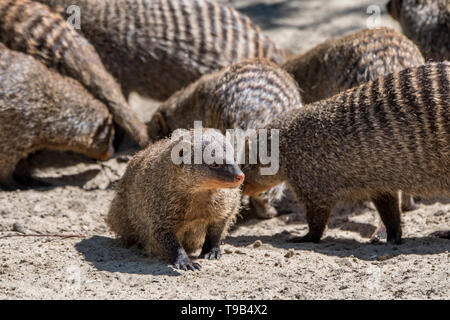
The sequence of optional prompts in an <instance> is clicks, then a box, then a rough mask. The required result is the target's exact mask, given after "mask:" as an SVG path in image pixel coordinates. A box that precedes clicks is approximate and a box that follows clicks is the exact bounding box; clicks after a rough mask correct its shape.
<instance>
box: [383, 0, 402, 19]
mask: <svg viewBox="0 0 450 320" xmlns="http://www.w3.org/2000/svg"><path fill="white" fill-rule="evenodd" d="M402 3H403V0H390V1H389V2H388V3H387V4H386V7H387V11H388V12H389V14H390V15H391V17H392V18H394V19H395V20H399V19H400V11H401V9H402Z"/></svg>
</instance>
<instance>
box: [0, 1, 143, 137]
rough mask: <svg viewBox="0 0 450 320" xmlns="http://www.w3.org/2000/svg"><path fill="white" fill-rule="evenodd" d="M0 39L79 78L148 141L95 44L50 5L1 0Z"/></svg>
mask: <svg viewBox="0 0 450 320" xmlns="http://www.w3.org/2000/svg"><path fill="white" fill-rule="evenodd" d="M0 42H3V43H4V44H5V45H6V46H7V47H9V48H11V49H13V50H17V51H21V52H24V53H27V54H30V55H32V56H34V57H35V58H37V59H39V60H40V61H41V62H43V63H44V64H46V65H47V66H49V67H52V68H55V69H57V70H58V71H59V72H61V73H63V74H64V75H68V76H70V77H72V78H74V79H76V80H78V81H79V82H80V83H81V84H82V85H84V86H85V87H86V88H87V89H88V90H89V91H90V92H91V93H92V95H93V96H94V97H96V98H97V99H99V100H100V101H102V102H103V103H105V104H106V105H107V106H108V108H109V109H110V111H111V113H112V114H113V117H114V120H115V121H116V123H117V124H118V125H119V126H121V127H122V128H123V129H124V130H125V132H127V133H128V134H129V135H130V136H131V137H132V138H133V139H134V140H135V141H136V142H138V143H139V144H140V145H141V146H145V145H146V144H147V143H148V136H147V131H146V127H145V125H144V124H143V123H142V122H141V121H139V120H138V118H137V117H136V115H135V114H134V113H133V110H132V109H131V108H130V106H129V105H128V103H127V102H126V101H125V99H124V97H123V94H122V92H121V90H120V87H119V85H118V84H117V83H116V81H115V80H114V78H113V77H112V76H111V75H110V74H109V73H108V72H107V71H106V70H105V68H104V66H103V64H102V61H101V60H100V57H99V56H98V54H97V52H96V51H95V49H94V47H93V46H92V45H91V44H89V42H88V41H87V40H86V39H84V38H83V37H82V36H81V35H79V34H78V33H77V32H76V31H75V30H74V29H73V28H72V27H71V26H70V25H69V23H67V22H66V21H64V20H63V18H62V17H61V16H60V15H58V14H56V13H54V12H52V11H51V10H50V9H49V8H48V7H47V6H45V5H42V4H40V3H37V2H32V1H28V0H0Z"/></svg>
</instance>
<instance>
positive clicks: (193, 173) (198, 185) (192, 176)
mask: <svg viewBox="0 0 450 320" xmlns="http://www.w3.org/2000/svg"><path fill="white" fill-rule="evenodd" d="M177 132H179V131H175V132H174V135H172V140H174V138H175V140H174V143H173V147H172V149H171V160H172V163H173V164H174V165H175V166H176V167H177V170H179V172H180V173H181V174H180V175H179V176H180V177H182V179H183V180H184V182H185V184H189V185H193V186H194V189H195V190H196V191H201V190H212V189H224V188H236V187H239V186H240V185H241V184H242V182H243V181H244V177H245V176H244V173H243V172H242V171H241V169H240V168H239V166H238V164H237V163H236V161H235V159H234V148H233V146H232V145H231V143H230V142H229V141H228V140H227V139H226V137H225V136H224V135H223V134H222V133H220V132H219V131H218V130H215V129H205V130H203V132H202V131H200V132H195V133H194V130H191V131H187V130H183V132H185V133H187V134H183V137H181V138H178V137H175V136H176V135H177Z"/></svg>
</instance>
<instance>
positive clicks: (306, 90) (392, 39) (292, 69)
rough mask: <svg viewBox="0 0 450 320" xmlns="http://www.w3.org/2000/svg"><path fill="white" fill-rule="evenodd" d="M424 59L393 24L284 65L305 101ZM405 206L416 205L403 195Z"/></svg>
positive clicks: (335, 42)
mask: <svg viewBox="0 0 450 320" xmlns="http://www.w3.org/2000/svg"><path fill="white" fill-rule="evenodd" d="M424 63H425V60H424V58H423V56H422V54H421V53H420V51H419V49H418V48H417V46H416V45H415V44H414V43H413V42H412V41H411V40H409V39H408V38H406V37H405V36H404V35H402V34H401V33H399V32H397V31H395V30H393V29H390V28H376V29H365V30H362V31H358V32H355V33H352V34H349V35H346V36H344V37H340V38H333V39H329V40H327V41H325V42H323V43H322V44H320V45H318V46H316V47H315V48H313V49H311V50H309V51H307V52H305V53H303V54H301V55H299V56H297V57H294V58H292V59H290V60H289V61H288V62H286V63H285V64H284V65H283V68H284V69H285V70H286V71H288V72H289V73H290V74H291V75H292V76H293V77H294V79H295V80H296V81H297V83H298V84H299V86H300V88H301V95H302V99H303V102H304V103H312V102H316V101H319V100H322V99H326V98H329V97H332V96H333V95H335V94H337V93H339V92H342V91H344V90H347V89H350V88H353V87H356V86H358V85H360V84H361V83H363V82H367V81H370V80H373V79H375V78H377V77H379V76H384V75H386V74H389V73H392V72H396V71H400V70H402V69H405V68H408V67H416V66H419V65H422V64H424ZM401 199H402V201H401V202H402V208H403V210H406V211H408V210H413V209H414V208H416V204H415V203H414V199H413V197H412V196H406V195H403V196H402V198H401Z"/></svg>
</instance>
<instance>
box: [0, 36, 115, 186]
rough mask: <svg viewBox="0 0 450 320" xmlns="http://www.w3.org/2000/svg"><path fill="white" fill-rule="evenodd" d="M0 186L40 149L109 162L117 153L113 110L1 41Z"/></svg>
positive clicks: (10, 181) (5, 183)
mask: <svg viewBox="0 0 450 320" xmlns="http://www.w3.org/2000/svg"><path fill="white" fill-rule="evenodd" d="M0 132H1V134H0V185H3V186H8V185H11V184H13V183H14V181H13V173H14V169H15V167H16V165H17V163H18V162H19V161H20V160H21V159H24V158H26V157H27V156H28V155H30V154H31V153H33V152H35V151H37V150H41V149H56V150H72V151H75V152H79V153H82V154H85V155H87V156H89V157H92V158H95V159H100V160H105V159H107V158H109V157H110V156H111V155H112V153H113V148H112V139H113V136H114V127H113V124H112V117H111V115H110V113H109V112H108V109H107V108H106V106H105V105H104V104H102V103H101V102H100V101H98V100H96V99H94V98H93V97H92V96H91V95H90V94H89V92H88V91H87V90H86V89H85V88H84V87H83V86H82V85H81V84H80V83H78V82H77V81H75V80H74V79H72V78H69V77H64V76H62V75H60V74H59V73H57V72H55V71H53V70H50V69H48V68H47V67H46V66H44V65H43V64H42V63H40V62H39V61H37V60H36V59H34V58H33V57H31V56H28V55H25V54H23V53H20V52H17V51H12V50H10V49H8V48H6V47H5V46H4V45H3V44H1V43H0Z"/></svg>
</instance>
